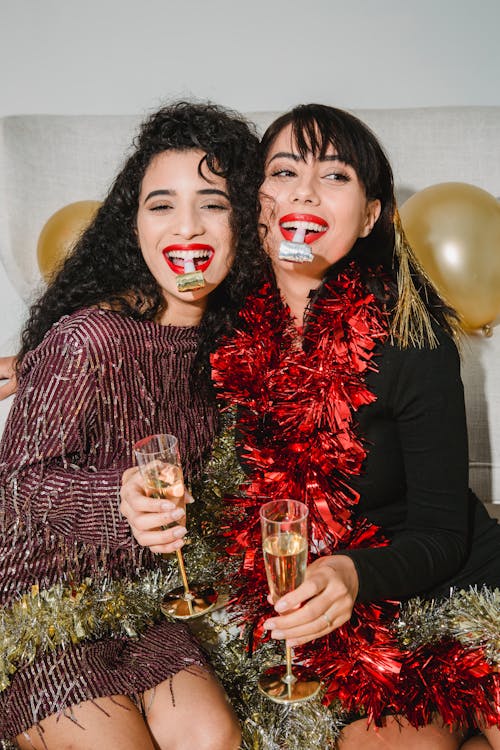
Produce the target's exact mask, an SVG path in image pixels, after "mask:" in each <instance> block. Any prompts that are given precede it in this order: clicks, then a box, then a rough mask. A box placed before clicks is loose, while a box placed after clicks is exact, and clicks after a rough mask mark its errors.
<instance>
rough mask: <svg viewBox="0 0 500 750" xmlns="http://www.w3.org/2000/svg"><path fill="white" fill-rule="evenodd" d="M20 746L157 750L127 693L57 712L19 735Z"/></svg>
mask: <svg viewBox="0 0 500 750" xmlns="http://www.w3.org/2000/svg"><path fill="white" fill-rule="evenodd" d="M16 740H17V743H18V745H19V747H20V750H70V749H71V750H95V748H98V747H102V748H106V750H137V748H141V750H154V744H153V741H152V739H151V736H150V734H149V730H148V727H147V726H146V724H145V722H144V719H143V718H142V716H141V714H140V712H139V711H138V709H137V707H136V706H135V704H134V703H133V702H132V701H131V700H130V698H127V697H125V696H123V695H117V696H113V697H112V698H97V699H96V700H95V701H85V702H84V703H80V704H78V705H77V706H72V707H71V708H70V709H68V710H67V711H66V712H65V713H64V714H53V715H52V716H49V717H47V718H46V719H43V721H41V722H40V724H38V725H37V726H34V727H31V729H29V730H28V731H27V732H25V733H23V734H20V735H18V737H17V738H16Z"/></svg>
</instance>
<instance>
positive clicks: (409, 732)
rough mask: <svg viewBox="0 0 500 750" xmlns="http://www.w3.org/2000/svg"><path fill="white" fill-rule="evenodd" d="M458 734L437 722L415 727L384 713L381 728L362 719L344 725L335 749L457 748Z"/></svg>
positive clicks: (433, 749)
mask: <svg viewBox="0 0 500 750" xmlns="http://www.w3.org/2000/svg"><path fill="white" fill-rule="evenodd" d="M460 742H461V737H460V735H459V734H457V733H454V732H450V730H449V729H448V728H447V727H444V726H443V725H442V724H441V723H440V722H439V721H436V722H435V723H433V724H428V725H427V726H425V727H420V728H419V729H415V728H414V727H412V726H411V725H410V724H409V723H408V721H407V720H406V719H402V718H401V717H397V718H396V717H393V716H388V717H387V719H386V722H385V726H383V727H380V728H379V727H374V726H373V725H370V727H368V728H367V723H366V719H361V720H360V721H355V722H353V723H352V724H349V726H347V727H345V729H344V730H343V731H342V734H341V740H340V741H339V745H338V747H339V750H399V749H400V748H402V749H403V750H427V749H428V750H457V748H459V747H460Z"/></svg>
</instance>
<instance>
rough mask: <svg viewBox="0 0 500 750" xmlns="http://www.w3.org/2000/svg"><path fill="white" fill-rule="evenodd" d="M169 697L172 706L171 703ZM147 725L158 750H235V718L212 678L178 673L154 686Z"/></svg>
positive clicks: (237, 740)
mask: <svg viewBox="0 0 500 750" xmlns="http://www.w3.org/2000/svg"><path fill="white" fill-rule="evenodd" d="M172 693H173V695H174V703H172ZM148 697H153V700H152V703H151V707H150V710H149V711H148V714H147V723H148V725H149V728H150V731H151V734H152V736H153V737H154V739H155V741H156V744H157V745H158V747H159V748H160V750H193V748H196V750H237V749H238V748H239V746H240V742H241V733H240V728H239V724H238V721H237V719H236V716H235V714H234V712H233V710H232V708H231V706H230V705H229V703H228V702H227V700H226V697H225V694H224V691H223V690H222V688H221V686H220V684H219V683H218V682H217V680H216V679H215V677H214V676H213V675H211V674H209V673H204V674H203V675H196V674H191V673H189V672H186V671H184V672H180V673H179V674H177V675H175V677H174V679H173V682H172V685H170V683H169V682H163V683H161V684H160V685H157V687H156V689H155V691H154V695H153V696H148V695H145V698H146V704H147V703H148V702H149V701H148V700H147V699H148Z"/></svg>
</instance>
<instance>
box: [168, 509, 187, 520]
mask: <svg viewBox="0 0 500 750" xmlns="http://www.w3.org/2000/svg"><path fill="white" fill-rule="evenodd" d="M170 515H171V517H172V518H174V519H175V520H176V521H177V519H179V518H182V517H183V515H184V511H183V510H182V508H176V509H175V510H174V511H172V513H171V514H170Z"/></svg>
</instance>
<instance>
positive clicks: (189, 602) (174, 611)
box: [160, 583, 219, 620]
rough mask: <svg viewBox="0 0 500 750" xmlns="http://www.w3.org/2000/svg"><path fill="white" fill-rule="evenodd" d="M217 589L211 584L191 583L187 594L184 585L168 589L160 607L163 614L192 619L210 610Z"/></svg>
mask: <svg viewBox="0 0 500 750" xmlns="http://www.w3.org/2000/svg"><path fill="white" fill-rule="evenodd" d="M218 596H219V595H218V593H217V591H216V590H215V589H214V588H212V587H211V586H200V585H199V584H196V583H193V584H190V586H189V594H186V593H185V591H184V587H183V586H180V587H179V588H178V589H174V590H173V591H169V593H168V594H167V595H166V596H165V597H164V599H163V601H162V603H161V605H160V609H161V611H162V612H163V614H164V615H168V616H169V617H175V618H176V619H178V620H192V619H193V618H194V617H202V616H203V615H206V614H207V612H210V610H211V609H213V608H214V607H215V605H216V604H217V598H218Z"/></svg>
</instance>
